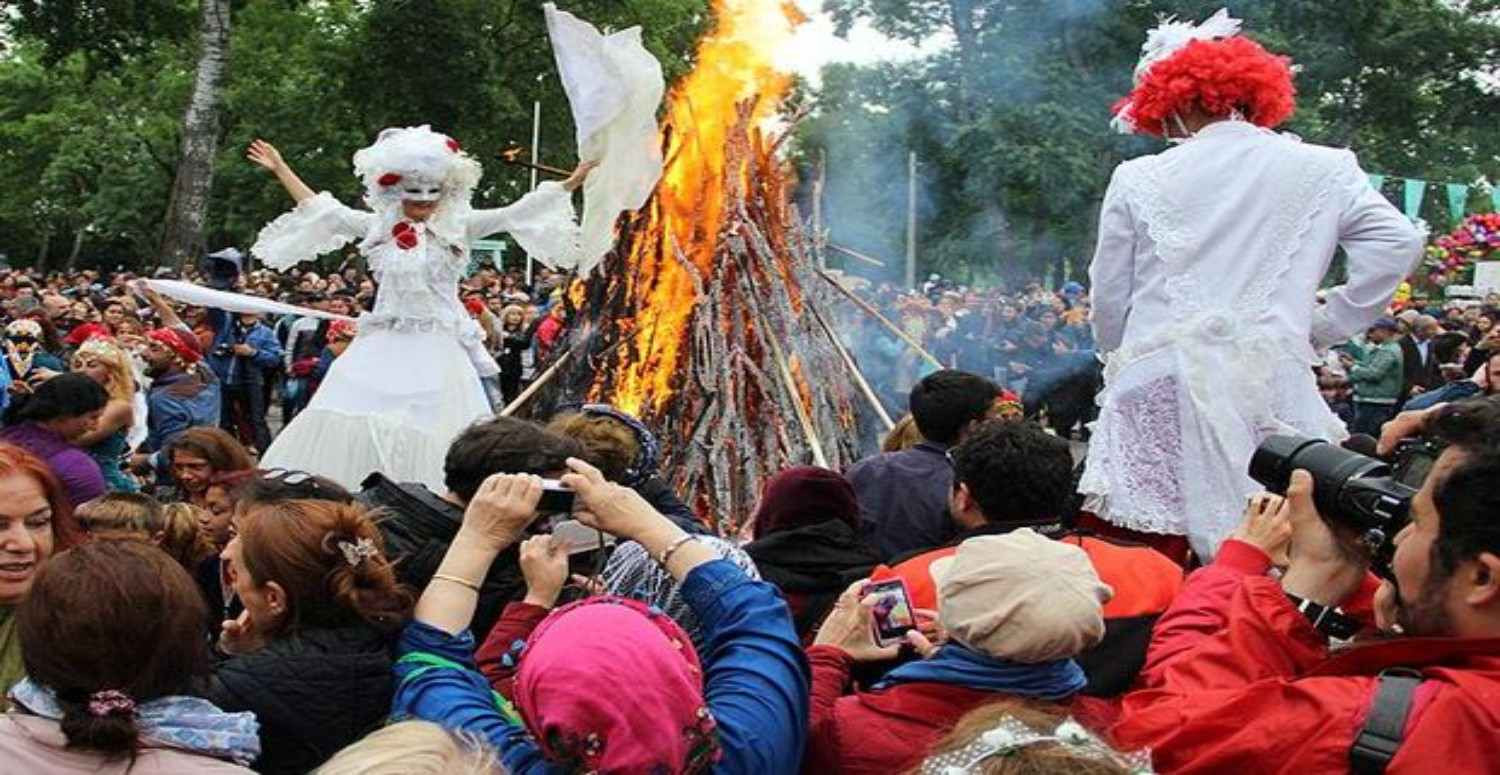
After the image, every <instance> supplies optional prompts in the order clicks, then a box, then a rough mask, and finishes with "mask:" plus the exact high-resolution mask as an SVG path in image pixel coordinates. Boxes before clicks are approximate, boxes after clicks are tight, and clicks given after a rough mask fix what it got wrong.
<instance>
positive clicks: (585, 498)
mask: <svg viewBox="0 0 1500 775" xmlns="http://www.w3.org/2000/svg"><path fill="white" fill-rule="evenodd" d="M567 465H568V470H569V471H571V473H569V474H566V475H564V476H563V478H562V480H561V481H562V484H563V486H565V487H567V488H569V489H571V490H573V491H574V492H575V493H577V494H578V495H577V499H578V503H579V505H580V506H581V508H575V510H574V512H573V516H574V517H575V518H576V519H577V520H578V521H579V522H582V523H583V524H585V525H588V526H589V527H592V528H596V529H598V530H603V531H604V532H606V533H609V534H610V535H613V536H619V537H621V538H630V539H637V540H639V538H640V536H641V535H642V534H643V533H645V532H646V531H647V530H649V529H650V528H651V527H653V526H657V525H661V524H663V523H665V524H670V522H669V521H668V520H667V518H666V517H663V516H662V515H661V513H660V512H658V511H657V510H656V508H655V507H654V506H652V505H651V504H650V503H647V502H646V499H645V498H642V497H641V495H640V493H638V492H636V491H635V490H633V489H631V488H629V487H626V486H624V485H620V484H615V483H614V482H611V481H608V480H606V479H605V478H604V474H603V473H601V472H600V471H599V469H597V468H595V467H593V466H591V465H589V464H588V463H585V462H584V461H582V460H579V459H577V458H568V463H567Z"/></svg>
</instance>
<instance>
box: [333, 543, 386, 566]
mask: <svg viewBox="0 0 1500 775" xmlns="http://www.w3.org/2000/svg"><path fill="white" fill-rule="evenodd" d="M336 545H337V546H338V548H339V551H340V552H343V553H344V562H347V563H349V567H351V568H357V567H359V564H360V563H362V562H364V561H365V560H367V559H369V558H371V557H374V556H375V555H377V554H380V550H379V549H377V548H375V542H374V541H371V540H370V539H368V538H361V539H359V540H358V541H339V542H338V543H337V544H336Z"/></svg>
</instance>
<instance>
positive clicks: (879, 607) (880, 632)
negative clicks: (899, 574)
mask: <svg viewBox="0 0 1500 775" xmlns="http://www.w3.org/2000/svg"><path fill="white" fill-rule="evenodd" d="M871 595H874V596H875V597H876V600H875V604H874V610H873V612H872V613H873V615H874V618H875V642H876V643H877V644H879V645H881V646H885V645H888V644H890V643H894V642H896V641H899V640H901V639H902V638H903V637H905V636H906V633H907V632H909V631H911V630H913V629H915V628H916V626H917V621H916V615H915V614H914V613H913V612H912V610H911V597H910V596H909V595H907V594H906V582H904V581H902V580H901V579H889V580H887V581H876V582H873V583H871V584H868V585H866V586H865V588H864V592H863V595H862V597H864V598H868V597H870V596H871Z"/></svg>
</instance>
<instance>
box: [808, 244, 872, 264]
mask: <svg viewBox="0 0 1500 775" xmlns="http://www.w3.org/2000/svg"><path fill="white" fill-rule="evenodd" d="M828 247H830V248H833V249H834V250H837V251H838V252H840V253H843V254H844V255H846V256H849V257H850V258H857V259H859V260H860V261H863V262H865V263H867V264H874V265H875V266H885V262H884V261H881V260H880V259H878V258H871V257H869V256H867V255H865V254H863V253H861V252H859V251H858V250H850V249H849V248H846V247H844V246H843V245H835V244H833V243H832V242H830V243H828ZM818 268H819V269H827V268H828V267H826V266H820V267H818Z"/></svg>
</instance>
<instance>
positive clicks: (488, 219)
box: [468, 181, 579, 269]
mask: <svg viewBox="0 0 1500 775" xmlns="http://www.w3.org/2000/svg"><path fill="white" fill-rule="evenodd" d="M502 231H503V232H506V233H507V234H509V235H510V236H511V237H513V238H514V239H515V241H516V242H517V243H518V244H519V245H520V246H521V249H522V250H524V251H526V253H527V254H528V255H530V256H531V257H532V258H534V259H536V260H538V261H540V262H542V263H543V264H546V265H547V266H550V267H552V268H554V269H572V268H573V267H574V266H576V265H577V263H578V253H579V250H578V241H579V231H578V215H577V213H576V212H575V211H574V209H573V194H572V192H570V191H568V190H567V189H565V188H563V187H562V184H561V183H558V182H556V181H547V182H546V183H543V184H541V185H539V186H537V187H536V190H535V191H532V192H531V193H529V194H527V195H526V196H523V197H521V198H520V199H518V200H516V202H515V203H513V204H510V205H508V206H506V207H497V208H494V209H489V210H475V211H473V212H472V213H470V214H469V222H468V232H469V239H471V240H475V239H482V238H484V237H487V236H489V235H491V234H495V233H496V232H502Z"/></svg>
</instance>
